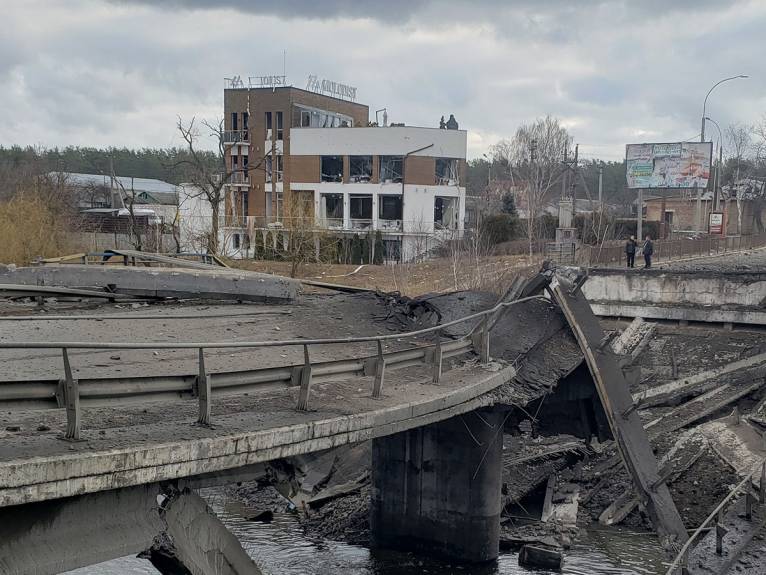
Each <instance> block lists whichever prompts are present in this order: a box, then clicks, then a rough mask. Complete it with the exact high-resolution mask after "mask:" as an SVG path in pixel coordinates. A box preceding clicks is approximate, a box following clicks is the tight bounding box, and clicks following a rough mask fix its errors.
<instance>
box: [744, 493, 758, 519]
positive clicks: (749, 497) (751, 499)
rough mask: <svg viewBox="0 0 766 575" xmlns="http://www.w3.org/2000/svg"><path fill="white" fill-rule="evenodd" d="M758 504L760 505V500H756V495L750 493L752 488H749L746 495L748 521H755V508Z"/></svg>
mask: <svg viewBox="0 0 766 575" xmlns="http://www.w3.org/2000/svg"><path fill="white" fill-rule="evenodd" d="M756 503H758V499H756V497H755V495H753V494H752V492H751V491H750V488H748V490H747V493H746V494H745V519H747V520H748V521H752V519H753V507H755V505H756Z"/></svg>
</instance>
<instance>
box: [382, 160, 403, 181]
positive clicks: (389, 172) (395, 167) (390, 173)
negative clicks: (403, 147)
mask: <svg viewBox="0 0 766 575" xmlns="http://www.w3.org/2000/svg"><path fill="white" fill-rule="evenodd" d="M402 160H403V158H402V157H401V156H381V157H380V181H381V182H384V183H385V182H394V183H401V181H402V172H403V170H402V165H403V164H402Z"/></svg>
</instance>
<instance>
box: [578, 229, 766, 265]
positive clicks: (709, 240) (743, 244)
mask: <svg viewBox="0 0 766 575" xmlns="http://www.w3.org/2000/svg"><path fill="white" fill-rule="evenodd" d="M640 246H641V244H640V243H639V247H640ZM763 246H766V234H758V235H750V236H727V237H713V236H709V237H702V238H694V239H693V238H684V239H679V240H656V241H655V242H654V254H653V255H652V262H653V263H657V262H664V261H671V260H678V259H683V258H691V257H703V256H714V255H718V254H725V253H729V252H738V251H742V250H749V249H753V248H759V247H763ZM636 256H637V258H640V257H641V256H640V254H636ZM624 262H625V244H624V242H620V243H619V244H616V245H615V244H611V245H604V246H586V245H583V246H580V249H579V250H578V254H577V263H578V264H579V265H582V266H588V267H595V266H604V265H609V264H614V263H624Z"/></svg>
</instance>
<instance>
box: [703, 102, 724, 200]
mask: <svg viewBox="0 0 766 575" xmlns="http://www.w3.org/2000/svg"><path fill="white" fill-rule="evenodd" d="M705 120H707V121H708V122H712V123H713V125H714V126H715V127H716V128H718V167H717V168H716V170H715V183H714V184H713V211H716V212H717V211H718V185H719V183H720V181H721V167H722V166H723V134H722V133H721V126H719V125H718V122H716V121H715V120H713V119H712V118H708V117H707V116H705Z"/></svg>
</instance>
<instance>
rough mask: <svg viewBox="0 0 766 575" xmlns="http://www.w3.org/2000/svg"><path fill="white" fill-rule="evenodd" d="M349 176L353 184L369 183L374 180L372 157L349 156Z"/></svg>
mask: <svg viewBox="0 0 766 575" xmlns="http://www.w3.org/2000/svg"><path fill="white" fill-rule="evenodd" d="M348 163H349V175H348V179H349V181H351V182H365V183H366V182H369V181H370V180H371V179H372V156H349V158H348Z"/></svg>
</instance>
